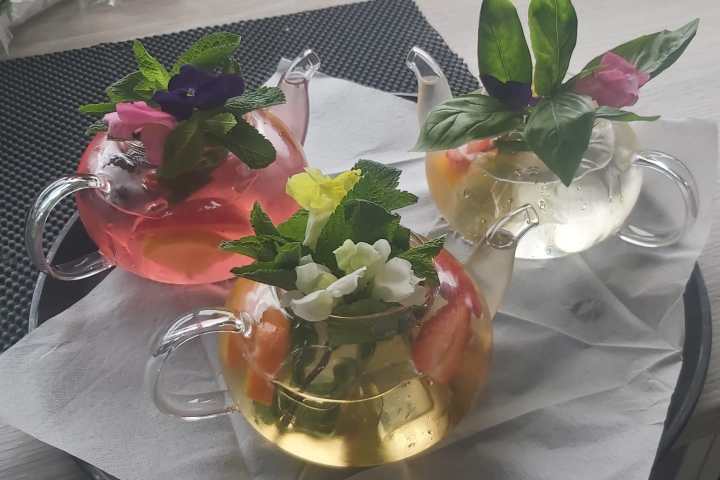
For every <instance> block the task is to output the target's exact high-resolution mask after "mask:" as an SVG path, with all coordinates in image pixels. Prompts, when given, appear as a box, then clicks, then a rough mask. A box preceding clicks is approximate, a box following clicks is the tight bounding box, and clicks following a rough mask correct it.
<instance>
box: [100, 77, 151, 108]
mask: <svg viewBox="0 0 720 480" xmlns="http://www.w3.org/2000/svg"><path fill="white" fill-rule="evenodd" d="M144 80H145V76H143V74H142V73H140V72H132V73H131V74H129V75H126V76H124V77H123V78H121V79H120V80H118V81H117V82H115V83H113V84H112V85H110V86H109V87H107V88H106V89H105V93H106V94H107V96H108V98H109V99H110V100H111V101H112V102H114V103H120V102H131V101H136V100H149V99H150V97H152V93H149V94H148V92H143V91H140V92H138V91H136V90H135V87H137V86H138V85H141V83H142V82H143V81H144Z"/></svg>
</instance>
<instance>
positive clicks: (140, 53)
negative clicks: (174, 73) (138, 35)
mask: <svg viewBox="0 0 720 480" xmlns="http://www.w3.org/2000/svg"><path fill="white" fill-rule="evenodd" d="M132 48H133V54H135V61H136V62H137V64H138V69H139V70H140V73H142V75H143V77H145V79H146V80H148V81H149V82H150V83H151V84H154V85H155V86H157V87H158V88H161V89H165V90H166V89H167V86H168V82H169V81H170V74H168V72H167V70H165V67H164V66H163V64H162V63H160V62H159V61H158V60H157V59H156V58H155V57H153V56H152V55H150V53H149V52H148V51H147V50H145V46H144V45H143V44H142V43H140V41H139V40H135V41H133V47H132Z"/></svg>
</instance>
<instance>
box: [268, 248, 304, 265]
mask: <svg viewBox="0 0 720 480" xmlns="http://www.w3.org/2000/svg"><path fill="white" fill-rule="evenodd" d="M302 256H303V246H302V243H300V242H292V243H286V244H284V245H282V246H281V247H280V248H279V249H278V253H277V255H276V256H275V259H274V263H275V266H276V267H278V268H281V269H284V270H294V269H295V267H297V266H298V265H300V257H302Z"/></svg>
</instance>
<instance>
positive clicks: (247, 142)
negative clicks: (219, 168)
mask: <svg viewBox="0 0 720 480" xmlns="http://www.w3.org/2000/svg"><path fill="white" fill-rule="evenodd" d="M236 121H237V124H236V125H235V126H234V127H233V128H232V129H230V131H228V133H227V134H226V135H225V136H219V135H216V134H215V133H210V134H209V135H210V136H211V138H212V139H213V141H214V142H216V143H218V144H220V145H222V146H224V147H225V148H227V149H228V150H230V151H231V152H232V153H234V154H235V155H236V156H237V157H238V158H239V159H240V160H242V161H243V162H244V163H245V164H246V165H247V166H248V167H250V168H265V167H267V166H268V165H270V164H271V163H272V162H273V161H275V147H273V145H272V143H270V140H268V139H267V138H265V137H264V136H262V135H261V134H260V132H258V131H257V130H256V129H255V127H253V126H252V125H250V124H249V123H247V122H246V121H245V120H243V119H242V118H240V117H236Z"/></svg>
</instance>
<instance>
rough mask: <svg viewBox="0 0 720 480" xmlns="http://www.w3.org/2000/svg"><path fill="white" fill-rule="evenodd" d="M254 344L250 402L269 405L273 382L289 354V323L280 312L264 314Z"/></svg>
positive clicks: (246, 386) (247, 389) (250, 367)
mask: <svg viewBox="0 0 720 480" xmlns="http://www.w3.org/2000/svg"><path fill="white" fill-rule="evenodd" d="M252 342H253V351H252V354H251V355H250V359H249V368H248V372H247V383H246V385H245V391H246V393H247V396H248V397H249V398H251V399H253V400H255V401H257V402H260V403H263V404H265V405H270V404H272V400H273V393H274V392H275V386H274V385H273V384H272V378H273V376H274V375H275V374H276V373H277V372H278V370H279V369H280V367H281V366H282V364H283V362H284V361H285V357H287V354H288V351H289V350H290V322H289V321H288V319H287V318H285V315H283V313H282V312H281V311H280V310H278V309H277V308H269V309H267V310H265V312H264V313H263V315H262V319H261V321H260V323H259V324H258V325H257V326H256V327H255V332H254V333H253V339H252Z"/></svg>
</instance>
